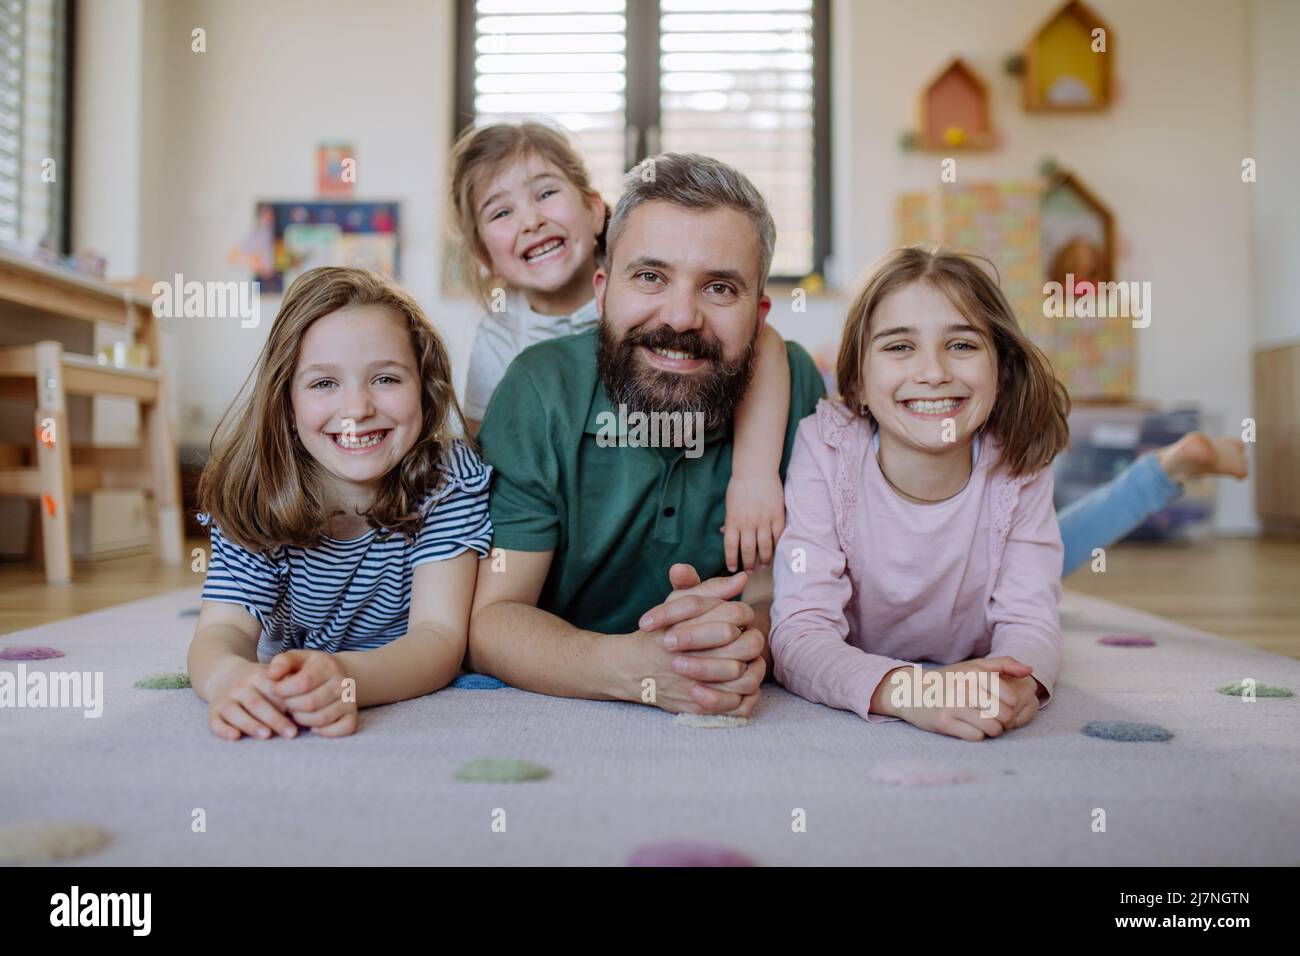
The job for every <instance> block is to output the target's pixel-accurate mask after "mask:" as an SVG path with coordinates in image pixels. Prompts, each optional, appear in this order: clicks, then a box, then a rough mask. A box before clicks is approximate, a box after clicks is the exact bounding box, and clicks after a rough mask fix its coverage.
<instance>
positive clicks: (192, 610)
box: [181, 607, 199, 617]
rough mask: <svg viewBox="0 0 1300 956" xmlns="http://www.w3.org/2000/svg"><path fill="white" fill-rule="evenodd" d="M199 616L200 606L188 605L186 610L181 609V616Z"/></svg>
mask: <svg viewBox="0 0 1300 956" xmlns="http://www.w3.org/2000/svg"><path fill="white" fill-rule="evenodd" d="M198 616H199V608H196V607H187V608H186V609H185V610H183V611H181V617H198Z"/></svg>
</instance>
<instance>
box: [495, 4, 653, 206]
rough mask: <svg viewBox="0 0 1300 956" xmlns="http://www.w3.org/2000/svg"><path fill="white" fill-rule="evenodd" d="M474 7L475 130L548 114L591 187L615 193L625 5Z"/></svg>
mask: <svg viewBox="0 0 1300 956" xmlns="http://www.w3.org/2000/svg"><path fill="white" fill-rule="evenodd" d="M633 2H635V0H633ZM474 7H475V10H474V16H475V23H474V28H475V29H474V33H475V35H474V57H473V65H474V80H473V83H474V91H473V117H474V123H475V125H478V126H484V125H486V124H488V123H500V122H519V121H521V120H524V119H529V118H534V117H538V116H546V117H549V118H551V119H552V120H554V121H556V122H558V123H560V124H561V125H562V126H563V127H564V128H565V129H566V130H567V131H568V132H569V134H570V135H571V136H572V137H573V139H574V140H575V142H576V144H577V145H578V146H579V147H580V148H581V150H582V155H583V158H584V159H585V160H586V162H587V168H588V169H590V170H591V174H592V177H593V178H594V180H595V182H596V186H597V188H598V189H600V190H601V192H602V193H604V194H605V195H607V196H612V195H613V194H615V193H616V192H617V189H618V181H619V178H620V177H621V176H622V174H623V171H624V167H623V160H624V153H625V148H624V130H625V126H626V121H625V115H626V106H627V104H626V101H625V99H624V95H623V94H624V89H625V88H626V85H627V78H626V69H627V56H626V48H627V35H626V26H627V21H626V17H625V16H624V12H625V11H624V0H478V2H477V3H475V4H474Z"/></svg>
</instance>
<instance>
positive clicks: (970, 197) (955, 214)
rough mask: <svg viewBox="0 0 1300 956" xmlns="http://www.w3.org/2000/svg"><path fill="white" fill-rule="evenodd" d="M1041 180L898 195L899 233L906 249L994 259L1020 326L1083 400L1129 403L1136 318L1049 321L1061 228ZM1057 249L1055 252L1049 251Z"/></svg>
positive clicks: (1133, 378) (954, 186)
mask: <svg viewBox="0 0 1300 956" xmlns="http://www.w3.org/2000/svg"><path fill="white" fill-rule="evenodd" d="M1041 203H1042V188H1041V186H1040V185H1038V184H1037V183H1034V182H996V183H994V182H984V183H965V184H952V185H945V186H944V187H943V188H942V190H938V191H933V192H907V193H901V194H900V195H899V196H898V199H897V204H896V207H895V217H896V221H895V231H896V232H895V234H896V236H897V238H898V241H899V243H900V244H902V245H911V244H913V243H917V242H927V241H938V242H943V243H944V244H946V245H948V246H952V247H954V248H956V249H960V250H963V251H976V252H979V253H981V254H983V255H985V256H987V257H988V258H989V259H990V260H992V262H993V264H994V265H995V266H997V269H998V273H999V276H1000V278H1001V281H1002V291H1003V293H1004V294H1005V295H1006V297H1007V301H1008V302H1009V303H1010V304H1011V308H1012V309H1013V310H1014V311H1015V313H1016V318H1017V319H1018V320H1019V322H1020V327H1021V328H1022V329H1024V330H1025V332H1026V333H1027V334H1028V335H1029V337H1030V338H1031V339H1032V340H1033V341H1034V343H1035V344H1036V345H1037V346H1038V347H1039V348H1041V349H1042V350H1043V351H1044V352H1045V353H1046V354H1047V357H1048V359H1049V360H1050V361H1051V363H1052V368H1053V370H1054V371H1055V373H1056V377H1057V378H1058V379H1060V380H1061V382H1062V383H1064V385H1065V387H1066V388H1067V389H1068V390H1069V392H1070V395H1071V397H1073V398H1075V399H1107V400H1116V399H1119V400H1127V399H1131V398H1132V397H1133V392H1134V388H1135V385H1136V369H1137V353H1136V343H1135V336H1134V335H1133V331H1132V327H1131V324H1130V322H1129V320H1128V319H1126V318H1125V319H1119V320H1116V319H1098V318H1074V317H1065V318H1048V317H1047V316H1045V315H1044V314H1043V282H1044V279H1043V275H1044V271H1043V251H1044V239H1045V238H1046V239H1048V240H1049V241H1050V240H1051V239H1052V238H1053V235H1049V233H1053V232H1054V228H1055V227H1054V226H1052V225H1051V224H1049V223H1046V222H1045V221H1044V218H1045V216H1044V212H1043V209H1042V205H1041ZM1049 248H1050V247H1049Z"/></svg>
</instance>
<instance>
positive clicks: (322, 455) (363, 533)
mask: <svg viewBox="0 0 1300 956" xmlns="http://www.w3.org/2000/svg"><path fill="white" fill-rule="evenodd" d="M245 388H246V389H248V390H249V396H248V399H247V400H246V401H244V402H242V403H241V402H239V401H236V403H235V404H233V405H232V406H231V408H230V409H229V410H228V411H227V412H226V414H225V416H224V417H223V418H222V421H221V423H220V424H218V426H217V431H216V434H215V435H214V437H213V445H212V454H211V457H210V459H209V462H208V464H207V466H206V468H205V469H204V472H203V478H202V480H201V483H200V485H199V501H200V508H201V510H202V512H203V514H201V515H200V520H201V521H203V522H204V523H205V524H206V525H207V526H208V527H209V529H210V531H211V535H212V555H211V561H210V563H209V567H208V575H207V580H206V582H205V584H204V587H203V607H202V611H201V612H200V614H199V623H198V629H197V631H196V633H195V635H194V640H193V642H192V643H191V645H190V652H189V671H190V679H191V682H192V683H193V686H194V688H195V691H196V692H197V693H198V695H199V696H200V697H201V698H202V699H204V700H206V701H207V702H208V724H209V726H210V728H211V729H212V731H213V733H215V734H217V735H218V736H220V737H224V738H226V739H229V740H238V739H239V738H240V737H241V736H243V735H248V736H250V737H259V738H262V739H266V738H269V737H271V736H272V735H274V734H280V735H281V736H285V737H293V736H296V734H297V733H298V730H299V729H300V728H309V729H311V730H312V731H313V732H314V733H317V734H320V735H322V736H331V737H334V736H342V735H345V734H350V733H352V732H353V731H355V730H356V727H357V708H358V707H366V706H371V705H374V704H386V703H392V702H394V701H398V700H405V699H407V698H410V697H418V696H420V695H422V694H428V693H431V692H432V691H435V690H438V689H440V688H442V687H445V686H446V685H447V684H448V683H449V682H450V681H451V680H452V679H453V678H454V677H455V676H456V674H457V672H458V670H459V668H460V665H461V661H462V659H463V658H464V656H465V645H466V637H467V633H468V625H469V612H470V604H471V601H472V599H473V594H474V585H475V580H476V576H477V568H478V557H479V556H480V555H484V554H486V553H487V551H488V547H489V545H490V542H491V535H492V525H491V521H490V519H489V517H488V484H489V480H490V477H491V468H490V467H489V466H488V465H486V464H484V463H483V461H482V460H481V459H480V458H479V457H478V455H477V454H476V453H475V452H474V450H473V449H472V448H471V447H470V446H469V445H467V444H466V443H464V442H463V441H460V440H458V439H457V438H456V437H455V436H456V435H457V434H461V433H463V431H464V420H463V418H462V415H461V411H460V407H459V405H458V404H457V402H456V397H455V393H454V391H453V389H452V383H451V365H450V361H449V359H448V355H447V349H446V346H445V345H444V343H443V341H442V339H441V337H440V336H439V335H438V333H437V332H436V331H435V330H434V328H433V326H432V325H430V323H429V321H428V319H427V318H426V317H425V316H424V313H423V312H422V311H421V309H420V307H419V306H418V305H417V304H416V302H415V300H414V299H412V298H411V297H410V296H409V295H408V294H407V293H406V292H404V291H403V290H401V289H400V288H398V287H397V286H396V285H394V284H393V283H391V282H389V281H388V280H386V279H384V278H383V277H382V276H380V275H378V274H375V273H369V272H365V271H362V270H359V269H341V268H321V269H312V270H311V271H309V272H306V273H304V274H303V275H302V276H301V277H300V278H299V279H298V280H297V281H295V282H294V283H293V285H292V286H291V287H290V288H289V291H288V293H287V294H286V295H285V298H284V303H283V305H282V306H281V309H280V312H279V314H278V315H277V316H276V319H275V322H274V324H273V325H272V327H271V331H270V335H269V337H268V339H267V342H266V345H265V346H264V348H263V349H262V354H261V357H260V358H259V359H258V363H257V367H256V369H255V370H254V372H253V374H252V375H251V376H250V377H249V380H248V382H247V383H246V384H245Z"/></svg>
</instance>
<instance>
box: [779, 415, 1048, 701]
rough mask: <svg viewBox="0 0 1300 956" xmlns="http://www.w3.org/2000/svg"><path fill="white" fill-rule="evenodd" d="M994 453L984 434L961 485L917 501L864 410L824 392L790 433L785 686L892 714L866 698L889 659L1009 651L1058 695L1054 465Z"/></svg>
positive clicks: (783, 600)
mask: <svg viewBox="0 0 1300 956" xmlns="http://www.w3.org/2000/svg"><path fill="white" fill-rule="evenodd" d="M999 457H1000V449H999V446H998V443H997V441H996V440H995V439H993V438H992V437H991V436H987V435H986V436H984V438H983V440H982V441H981V447H980V451H979V459H978V461H976V463H975V467H974V468H973V469H972V473H971V478H970V482H969V483H968V484H967V486H966V487H965V489H963V490H962V491H961V492H960V493H959V494H958V495H957V496H956V497H954V498H951V499H949V500H948V501H944V502H941V503H938V504H915V503H913V502H909V501H906V500H904V499H903V498H900V497H899V496H898V495H897V494H895V493H894V491H892V490H891V489H890V487H889V486H888V485H887V484H886V483H885V479H884V476H883V475H882V474H881V472H880V468H879V466H878V465H877V463H876V456H875V452H874V451H873V450H872V447H871V426H870V424H869V423H868V422H867V420H866V419H865V418H862V417H860V416H855V415H853V413H852V412H850V411H849V410H848V409H847V408H845V407H844V405H842V404H840V403H838V402H829V401H826V400H825V399H823V400H822V401H821V402H819V403H818V405H817V411H816V413H815V414H813V415H809V416H808V417H807V418H805V419H804V420H803V421H802V422H801V423H800V424H799V431H798V435H797V436H796V438H795V445H794V452H793V454H792V456H791V459H790V468H789V471H788V473H787V475H786V483H785V506H786V527H785V533H784V534H782V535H781V541H780V544H779V545H778V548H777V550H778V557H777V558H776V560H775V561H774V562H773V567H774V575H775V589H776V591H775V599H774V602H773V605H772V631H771V644H772V656H773V659H774V662H775V671H776V677H777V679H778V680H779V681H780V682H781V683H782V684H783V685H784V686H785V687H786V689H788V690H790V691H792V692H793V693H796V694H798V695H800V696H801V697H806V698H807V699H808V700H813V701H818V702H820V703H824V704H829V705H830V706H832V707H838V708H841V709H844V710H852V711H855V712H856V713H858V714H860V715H861V716H863V717H865V718H867V719H868V720H870V721H880V720H890V719H893V718H889V717H885V716H883V715H880V714H874V713H869V712H868V711H869V707H870V704H871V695H872V694H873V692H874V691H875V689H876V687H877V685H879V683H880V681H881V679H882V678H883V677H884V676H885V674H886V673H887V672H888V671H890V670H892V669H893V668H895V667H899V666H902V665H905V664H909V663H911V662H913V661H920V660H928V661H933V662H936V663H939V664H951V663H953V662H956V661H962V660H969V659H970V658H972V657H1000V656H1004V655H1006V656H1011V657H1014V658H1016V659H1017V660H1019V661H1021V662H1023V663H1025V664H1028V665H1029V666H1031V667H1032V668H1033V669H1034V677H1036V678H1037V679H1038V681H1039V682H1040V683H1041V684H1042V685H1043V686H1044V687H1045V688H1046V689H1047V692H1048V695H1049V696H1050V694H1051V691H1052V687H1053V685H1054V684H1055V682H1056V676H1057V672H1058V671H1059V670H1060V666H1061V653H1062V645H1063V641H1062V638H1061V626H1060V617H1059V613H1058V606H1059V603H1060V599H1061V565H1062V560H1063V554H1064V553H1063V550H1062V547H1061V531H1060V526H1059V524H1058V523H1057V519H1056V511H1055V510H1054V509H1053V507H1052V472H1051V469H1050V468H1045V469H1043V470H1042V471H1040V472H1038V473H1036V474H1033V475H1023V476H1021V477H1019V478H1011V477H1010V476H1009V475H1008V474H1007V472H1006V470H1005V469H1001V468H998V467H997V462H998V459H999ZM1046 702H1047V701H1046V700H1044V701H1043V704H1042V705H1040V706H1043V705H1045V704H1046Z"/></svg>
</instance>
